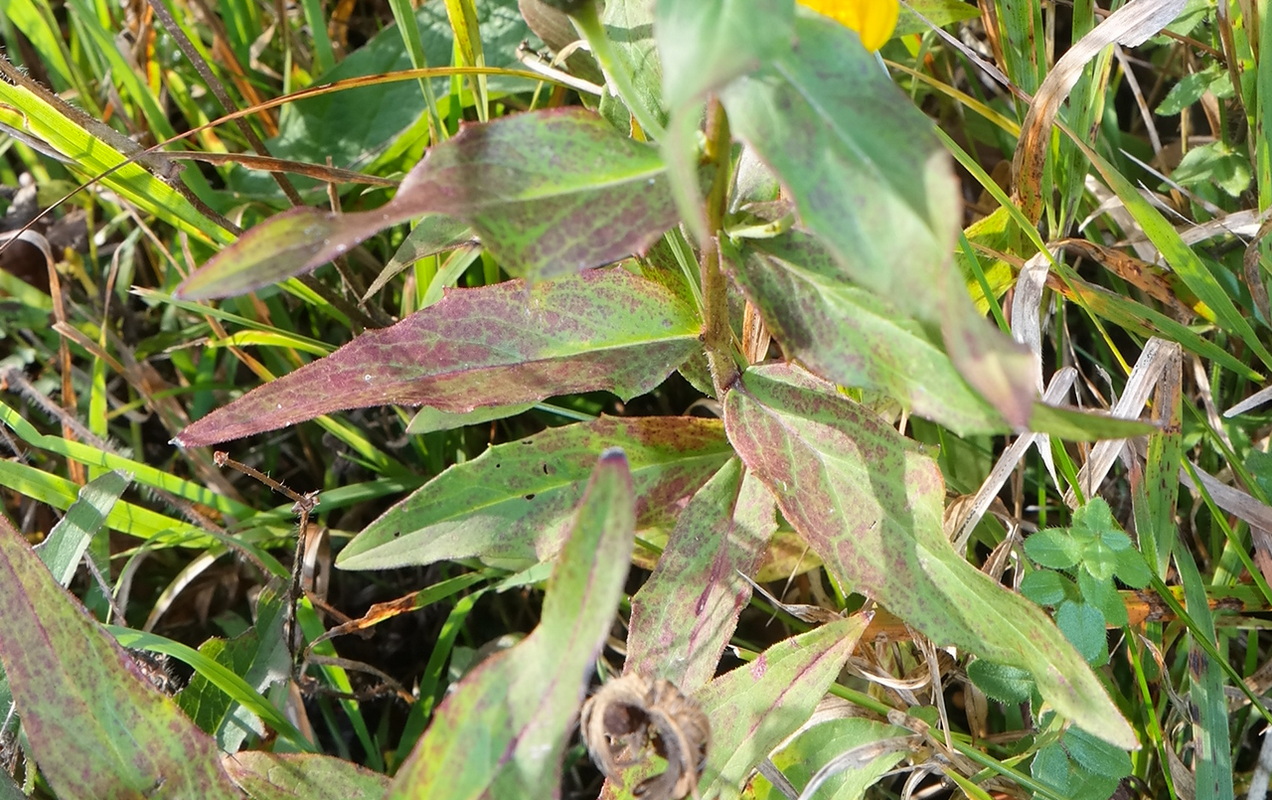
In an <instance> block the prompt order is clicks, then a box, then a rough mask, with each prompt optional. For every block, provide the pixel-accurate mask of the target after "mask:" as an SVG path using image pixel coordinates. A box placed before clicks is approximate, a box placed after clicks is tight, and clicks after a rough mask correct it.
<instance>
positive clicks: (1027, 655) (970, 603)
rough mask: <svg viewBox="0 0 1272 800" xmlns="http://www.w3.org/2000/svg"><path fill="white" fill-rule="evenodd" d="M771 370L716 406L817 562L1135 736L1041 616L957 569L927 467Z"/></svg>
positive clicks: (1059, 705) (1046, 694) (1080, 714)
mask: <svg viewBox="0 0 1272 800" xmlns="http://www.w3.org/2000/svg"><path fill="white" fill-rule="evenodd" d="M796 375H797V373H794V372H792V371H791V370H789V369H787V368H783V367H761V368H752V369H749V370H747V372H745V373H744V374H743V376H742V380H741V382H740V384H739V385H738V386H736V387H735V388H734V389H733V390H732V391H730V392H729V393H728V395H727V396H726V397H725V401H724V419H725V429H726V431H727V432H728V435H729V439H730V440H731V441H732V442H733V444H734V446H735V447H736V448H737V451H738V454H739V455H740V456H741V457H742V460H743V461H744V462H745V463H746V465H747V467H748V468H750V469H752V470H754V471H755V473H756V474H757V475H758V476H759V477H760V479H761V480H762V481H764V483H765V484H766V485H767V486H768V487H769V488H770V489H772V490H773V492H774V494H776V495H777V499H778V506H779V508H780V509H781V511H782V514H783V515H784V516H785V517H786V519H788V520H789V521H790V522H791V523H792V524H793V525H794V526H795V529H796V530H797V531H799V533H800V534H801V535H802V536H803V537H804V538H805V540H806V541H808V543H809V545H810V546H811V547H812V549H813V551H814V552H816V553H817V554H818V556H820V557H821V559H822V560H823V562H824V563H825V564H826V566H827V568H828V569H830V570H831V571H832V572H833V573H834V574H835V576H836V577H837V578H838V579H839V580H841V581H843V582H844V583H845V584H846V585H847V587H849V588H851V589H853V590H854V591H860V592H862V593H864V594H866V595H868V596H870V597H872V598H874V599H875V600H877V601H878V602H879V603H881V604H882V605H884V606H886V607H887V608H888V609H889V610H890V611H892V612H893V613H895V614H897V615H898V616H899V617H901V618H902V619H904V620H905V621H906V622H907V623H908V624H910V625H913V626H914V627H915V628H917V629H918V630H920V631H922V632H923V633H924V634H925V635H927V636H928V637H930V638H932V639H933V640H934V641H935V642H937V643H938V644H940V645H949V644H954V645H957V646H959V647H962V648H965V649H966V650H968V651H969V652H971V653H974V654H977V655H979V656H981V657H984V658H988V659H990V660H992V661H997V662H1000V663H1004V664H1008V665H1011V666H1015V667H1019V668H1021V669H1027V670H1029V671H1030V672H1031V673H1032V674H1033V676H1034V679H1035V680H1037V681H1038V688H1039V691H1040V692H1041V693H1042V696H1043V698H1044V699H1045V700H1047V701H1048V702H1050V703H1051V704H1052V706H1054V707H1055V708H1056V709H1057V710H1059V711H1060V712H1061V713H1062V714H1064V715H1065V716H1067V717H1068V718H1070V719H1072V720H1074V721H1075V722H1078V723H1079V724H1081V725H1083V727H1086V728H1087V729H1089V730H1092V731H1095V732H1096V733H1097V735H1100V736H1102V737H1104V738H1106V739H1107V740H1109V741H1111V742H1114V743H1117V744H1119V745H1123V744H1124V745H1126V746H1132V745H1133V744H1134V741H1135V736H1134V732H1133V731H1132V730H1131V728H1130V726H1129V725H1127V723H1126V721H1125V720H1124V719H1123V718H1122V717H1121V715H1120V714H1119V713H1118V711H1117V708H1116V707H1115V706H1114V705H1113V704H1112V702H1111V701H1110V700H1109V697H1108V695H1107V694H1106V693H1105V691H1104V689H1103V687H1102V686H1101V685H1100V682H1099V681H1098V680H1097V679H1096V677H1095V675H1094V674H1092V672H1091V671H1090V669H1089V668H1088V667H1087V665H1086V664H1085V663H1084V662H1083V661H1082V659H1081V658H1080V657H1079V656H1078V654H1077V653H1076V652H1075V651H1074V650H1073V648H1072V647H1071V646H1069V645H1068V644H1067V643H1066V642H1065V641H1064V639H1063V638H1062V637H1061V636H1060V634H1059V632H1058V631H1056V629H1055V627H1054V626H1053V625H1052V624H1051V623H1050V621H1049V620H1048V619H1047V618H1046V616H1045V615H1044V614H1043V613H1042V611H1041V610H1040V609H1039V608H1038V607H1037V606H1035V605H1034V604H1032V603H1030V602H1028V601H1027V600H1025V599H1024V598H1022V597H1020V596H1019V595H1017V594H1014V593H1012V592H1009V591H1007V590H1006V589H1005V588H1003V587H1002V586H1001V585H1000V584H998V583H997V582H995V581H993V580H992V579H990V578H989V577H988V576H986V575H985V574H984V573H982V572H980V571H979V570H977V569H976V568H975V567H973V566H971V565H970V564H968V563H967V562H966V561H965V560H963V558H961V557H960V556H959V555H958V554H957V553H955V552H954V550H953V549H952V548H951V547H950V544H949V540H948V539H947V538H946V537H945V535H944V534H943V532H942V525H941V517H942V512H943V509H944V498H945V486H944V482H943V480H942V478H941V473H940V470H939V469H938V467H937V465H936V462H935V461H934V460H933V459H932V458H931V457H930V456H928V455H926V454H925V453H924V452H923V451H922V450H921V449H920V447H919V446H918V445H917V444H916V443H914V442H912V441H909V440H907V439H905V438H903V437H902V436H900V434H898V433H897V432H896V431H895V430H893V429H892V428H891V427H889V426H888V425H886V424H885V423H883V422H882V421H881V420H880V419H879V418H878V417H876V416H875V415H873V414H871V413H870V412H868V411H866V410H865V409H863V408H861V407H860V406H858V405H857V404H855V403H853V402H851V401H850V400H848V399H847V398H844V397H842V396H839V395H836V394H831V393H827V392H825V391H824V390H822V389H819V388H818V387H817V386H816V385H815V384H811V383H809V382H804V383H803V384H802V385H796V384H794V383H790V382H787V381H796V380H799V379H798V378H796V377H794V376H796Z"/></svg>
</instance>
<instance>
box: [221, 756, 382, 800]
mask: <svg viewBox="0 0 1272 800" xmlns="http://www.w3.org/2000/svg"><path fill="white" fill-rule="evenodd" d="M222 763H224V765H225V771H226V772H228V773H229V774H230V778H231V779H232V780H233V781H234V782H235V783H236V784H238V786H239V788H240V789H242V790H243V791H244V792H245V793H246V794H247V796H248V797H250V798H252V800H380V798H382V797H384V792H385V790H387V789H388V788H389V778H388V776H386V775H382V774H380V773H378V772H372V771H371V770H369V769H367V768H366V767H360V766H358V765H357V764H354V763H351V762H349V761H344V760H342V759H339V758H332V757H331V756H325V755H316V754H313V753H265V752H261V751H260V750H244V751H242V752H239V753H234V754H231V755H227V756H226V757H225V759H224V761H223V762H222Z"/></svg>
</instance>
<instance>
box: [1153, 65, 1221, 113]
mask: <svg viewBox="0 0 1272 800" xmlns="http://www.w3.org/2000/svg"><path fill="white" fill-rule="evenodd" d="M1221 76H1223V75H1222V72H1221V70H1220V69H1219V65H1217V64H1216V65H1215V68H1214V69H1212V68H1210V67H1207V68H1206V69H1203V70H1202V71H1200V72H1190V73H1189V74H1187V75H1185V76H1183V77H1182V78H1180V79H1179V81H1178V82H1177V83H1176V84H1175V85H1174V86H1172V87H1170V91H1169V92H1167V93H1166V96H1165V97H1163V98H1162V101H1161V102H1160V103H1158V104H1157V108H1155V109H1153V113H1154V114H1156V115H1157V116H1159V117H1173V116H1175V115H1176V114H1178V113H1179V112H1181V111H1183V110H1184V109H1185V108H1187V107H1188V106H1190V105H1192V104H1193V103H1195V102H1197V101H1198V100H1200V99H1201V96H1202V95H1203V94H1205V93H1206V90H1207V89H1209V88H1210V84H1211V83H1213V82H1214V80H1215V78H1217V77H1221Z"/></svg>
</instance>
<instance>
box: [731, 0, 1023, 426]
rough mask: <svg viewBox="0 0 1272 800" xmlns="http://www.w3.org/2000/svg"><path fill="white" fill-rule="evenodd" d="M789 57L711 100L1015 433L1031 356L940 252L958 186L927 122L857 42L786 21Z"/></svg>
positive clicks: (869, 285)
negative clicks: (982, 310)
mask: <svg viewBox="0 0 1272 800" xmlns="http://www.w3.org/2000/svg"><path fill="white" fill-rule="evenodd" d="M795 29H796V36H797V38H798V40H799V47H798V48H797V51H798V52H796V51H792V52H790V53H788V54H784V55H782V56H779V57H778V58H777V59H775V61H774V62H773V64H772V65H771V66H770V67H769V68H767V69H765V70H762V71H760V72H758V73H754V74H752V75H747V76H745V77H742V78H739V79H738V80H736V81H734V82H733V83H731V84H729V86H728V87H726V88H725V90H724V91H723V92H722V93H721V99H722V100H723V102H724V105H725V108H726V109H727V110H728V113H729V121H730V124H731V125H732V127H733V130H734V131H735V132H736V133H737V134H738V135H739V136H740V137H741V138H742V139H743V140H745V141H746V142H747V143H748V144H749V145H750V146H751V147H753V148H754V149H755V152H756V153H757V154H758V155H759V156H760V157H761V158H762V159H763V160H764V161H765V162H766V163H767V164H768V165H769V166H770V167H772V169H773V171H774V172H775V173H776V174H777V176H778V178H779V179H780V180H781V181H782V183H783V184H784V185H785V186H786V188H787V190H788V192H789V193H790V196H791V197H792V198H793V199H794V200H795V203H796V207H797V208H798V211H799V216H800V219H801V220H802V222H803V224H804V225H805V226H806V227H807V229H808V230H809V231H811V232H812V233H813V234H815V235H816V236H818V237H819V238H821V239H822V240H823V241H824V242H825V243H826V245H827V246H828V247H829V248H830V250H831V252H832V253H833V255H834V256H835V258H836V259H838V261H839V263H840V264H841V265H842V267H843V268H844V270H845V271H846V273H847V274H848V275H849V276H851V278H852V280H853V282H854V283H856V284H857V285H858V286H861V287H862V288H865V289H868V290H870V291H872V292H874V293H875V294H878V295H880V296H881V297H883V298H885V299H886V300H887V301H889V302H891V303H892V304H894V305H895V307H896V308H897V309H898V310H900V311H901V312H903V313H905V314H906V315H907V316H912V317H915V318H917V319H919V320H921V321H924V322H929V323H932V324H933V325H934V326H939V328H940V330H941V331H942V334H943V339H944V342H945V347H946V350H947V351H948V352H949V354H950V357H951V358H952V359H953V361H954V364H955V365H956V366H957V367H958V369H959V372H960V373H962V375H963V377H964V378H965V379H966V380H967V381H968V383H970V384H971V385H972V386H974V387H975V388H976V389H977V390H978V391H979V392H980V393H981V394H983V395H984V396H985V397H986V399H988V400H989V402H990V403H991V404H992V405H993V406H994V407H995V408H997V409H998V410H999V411H1000V412H1002V414H1003V415H1004V417H1005V418H1006V420H1007V421H1008V422H1009V423H1010V424H1012V425H1014V426H1017V427H1023V426H1024V425H1025V424H1026V423H1027V422H1028V421H1029V413H1030V409H1031V407H1032V404H1033V400H1034V395H1035V394H1036V392H1035V389H1034V383H1033V373H1032V368H1031V364H1032V362H1031V360H1030V358H1031V357H1030V356H1029V355H1028V354H1027V353H1025V352H1024V351H1023V350H1021V349H1019V348H1017V347H1016V346H1015V345H1014V344H1013V343H1012V342H1011V341H1010V340H1009V339H1007V338H1006V337H1005V336H1003V335H1001V334H1000V333H998V332H996V331H995V330H993V329H992V328H991V327H990V326H989V325H988V323H986V321H985V320H984V319H983V318H982V317H981V316H980V315H979V314H978V313H977V312H976V308H975V306H974V305H972V302H971V299H970V298H969V297H968V294H967V289H966V288H965V286H964V285H963V282H962V279H961V278H960V276H959V274H958V270H956V269H954V268H953V266H952V263H951V262H952V252H953V248H954V243H955V241H956V239H957V235H958V231H959V227H960V223H959V220H961V219H962V213H961V211H960V205H959V195H958V193H959V188H958V180H957V178H956V177H955V175H954V172H953V169H952V166H951V161H950V158H949V155H948V154H947V153H946V152H945V151H944V150H943V149H942V148H941V144H940V142H939V140H938V139H937V138H936V136H935V134H934V133H933V131H932V122H931V121H930V120H929V119H927V118H926V117H925V116H923V114H922V113H921V112H919V110H918V109H916V108H915V107H914V104H913V103H911V102H910V101H909V100H908V99H907V98H906V97H905V96H904V94H903V93H902V92H901V91H900V90H898V89H897V87H896V86H895V85H894V84H893V83H892V81H891V79H890V78H889V77H888V75H887V73H886V72H885V71H884V70H882V69H880V67H879V64H878V62H877V61H876V60H875V58H874V57H873V56H872V55H870V54H868V53H867V52H866V51H865V50H864V49H863V48H862V46H861V43H860V41H859V40H858V38H857V36H856V34H854V33H853V32H851V31H849V30H848V29H847V28H845V27H843V26H842V25H839V24H838V23H835V22H833V21H831V20H828V19H825V18H822V17H817V18H809V17H802V16H801V17H797V18H796V21H795Z"/></svg>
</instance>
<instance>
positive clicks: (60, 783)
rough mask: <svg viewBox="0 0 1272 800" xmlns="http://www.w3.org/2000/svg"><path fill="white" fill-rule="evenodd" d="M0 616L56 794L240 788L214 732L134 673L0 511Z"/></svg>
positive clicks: (10, 665) (15, 687)
mask: <svg viewBox="0 0 1272 800" xmlns="http://www.w3.org/2000/svg"><path fill="white" fill-rule="evenodd" d="M0 617H3V619H4V621H5V624H4V625H3V626H0V662H3V665H4V671H5V674H6V675H7V677H8V679H9V688H10V690H11V691H12V693H13V699H14V702H15V703H16V705H17V709H18V713H19V714H21V716H22V726H23V731H24V732H25V734H26V737H27V739H28V741H29V742H30V743H31V751H32V752H33V753H35V754H36V757H37V763H38V766H39V768H40V772H41V773H42V774H43V775H44V777H45V778H46V779H47V780H48V782H49V785H50V786H51V787H53V789H54V791H55V792H56V793H57V794H58V795H59V796H61V797H140V796H144V795H146V794H151V793H154V792H156V791H158V790H159V789H162V790H163V793H164V794H165V795H166V796H172V797H178V796H180V797H206V798H236V797H239V796H240V795H239V792H238V791H237V790H236V789H235V788H234V786H233V784H231V782H230V780H229V778H228V777H227V776H226V774H225V772H224V770H223V769H222V767H221V764H220V754H219V753H218V751H217V748H216V742H214V741H213V740H212V738H211V737H209V736H208V735H206V734H204V733H203V732H202V731H200V730H199V729H198V728H196V727H195V726H194V724H193V723H191V722H190V720H189V719H187V718H186V717H185V716H184V715H183V714H182V713H181V712H180V711H179V710H178V709H177V707H176V705H175V704H174V703H173V702H172V700H171V699H169V698H168V697H166V696H165V695H163V694H161V693H160V692H159V691H158V690H156V689H155V688H154V687H152V686H151V685H150V684H149V683H147V682H146V681H145V680H144V679H143V678H142V677H141V676H140V673H139V672H138V671H137V668H136V666H135V665H133V664H132V663H131V662H130V657H129V656H128V654H127V653H125V652H124V650H123V649H122V648H121V647H119V645H117V644H116V643H115V642H114V641H113V640H112V639H111V638H110V637H109V636H107V635H106V634H105V633H104V632H103V631H102V629H101V627H100V626H99V625H97V623H95V622H94V621H93V620H92V618H90V617H89V616H88V614H87V612H86V611H85V610H84V608H83V606H81V605H80V604H79V603H78V602H77V601H76V600H75V599H74V598H73V597H71V596H70V595H69V594H67V593H66V591H65V590H64V589H62V587H61V586H59V585H58V584H57V581H55V580H54V578H53V576H52V575H51V574H50V573H49V571H48V569H47V568H46V567H45V566H44V564H42V563H41V562H40V560H39V559H38V558H37V557H36V555H35V554H34V553H33V552H32V551H31V548H30V546H29V545H28V544H27V543H26V542H25V541H24V540H23V538H22V536H21V535H20V534H19V533H18V532H17V531H16V530H14V529H13V528H12V526H10V524H9V522H8V521H7V520H6V519H4V518H3V516H0Z"/></svg>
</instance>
